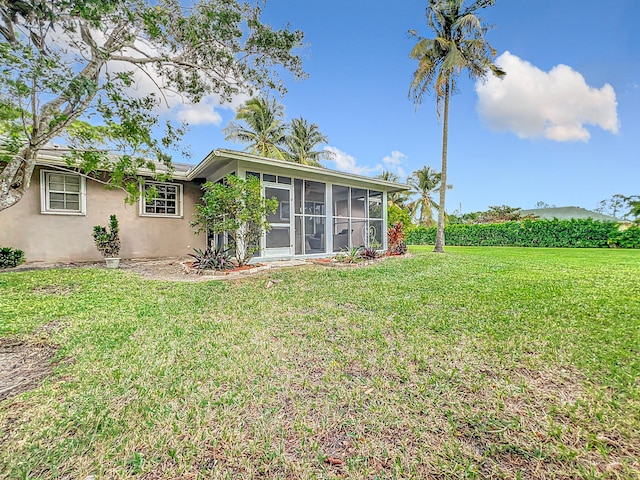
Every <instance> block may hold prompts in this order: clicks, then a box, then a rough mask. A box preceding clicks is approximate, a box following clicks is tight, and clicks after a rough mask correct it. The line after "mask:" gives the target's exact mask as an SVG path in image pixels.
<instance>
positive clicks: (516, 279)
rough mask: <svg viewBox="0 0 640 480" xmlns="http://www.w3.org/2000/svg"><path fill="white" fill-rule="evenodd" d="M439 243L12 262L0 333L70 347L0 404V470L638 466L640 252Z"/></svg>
mask: <svg viewBox="0 0 640 480" xmlns="http://www.w3.org/2000/svg"><path fill="white" fill-rule="evenodd" d="M430 250H431V249H430V248H427V247H424V248H412V250H411V251H412V253H413V256H412V257H410V258H406V259H397V258H392V259H389V260H388V261H386V262H383V263H381V264H378V265H375V266H372V267H366V268H361V269H349V270H343V269H330V268H324V267H320V266H309V267H299V268H298V267H296V268H290V269H286V270H281V271H272V272H269V273H267V274H264V275H261V276H259V277H254V278H250V279H245V280H241V281H237V282H203V283H166V282H157V281H146V280H142V279H141V278H139V277H137V276H136V275H135V274H132V273H129V272H123V271H107V270H103V269H69V270H49V271H34V272H24V273H6V272H5V273H0V336H2V337H11V339H10V340H11V341H13V340H16V339H24V340H27V341H28V342H40V343H42V342H47V343H50V344H53V345H55V346H57V347H59V351H58V354H57V359H58V360H62V361H61V362H60V363H59V364H58V365H57V367H56V368H55V373H54V376H53V377H51V378H49V380H47V381H46V382H45V383H44V384H42V385H41V386H39V387H38V388H36V389H34V390H31V391H29V392H25V393H22V394H20V395H18V396H14V397H12V398H9V399H7V400H5V401H3V402H2V403H0V475H1V476H2V477H3V478H12V479H13V478H73V479H84V478H85V477H86V476H88V475H95V476H96V478H97V479H101V478H108V479H112V478H131V477H139V478H144V479H160V478H165V479H173V478H184V479H191V478H356V479H359V478H362V479H365V478H367V479H373V478H380V479H382V478H429V477H440V478H450V477H471V478H473V477H479V478H483V477H495V478H518V477H521V478H549V477H555V478H638V476H640V461H639V460H638V459H639V458H640V383H639V374H640V251H627V250H579V249H567V250H560V249H518V248H471V247H465V248H462V247H460V248H454V247H452V248H448V253H447V254H445V255H436V254H432V253H431V252H430ZM269 279H271V280H274V281H275V283H274V284H273V286H272V287H271V288H265V285H266V283H267V281H268V280H269ZM44 326H47V328H43V327H44ZM5 341H9V340H7V339H5Z"/></svg>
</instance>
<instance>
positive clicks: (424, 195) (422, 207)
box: [407, 166, 452, 227]
mask: <svg viewBox="0 0 640 480" xmlns="http://www.w3.org/2000/svg"><path fill="white" fill-rule="evenodd" d="M441 179H442V175H441V174H440V173H438V172H436V171H435V170H434V169H432V168H431V167H429V166H424V167H422V168H421V169H420V170H416V171H415V172H413V174H412V175H411V176H410V177H409V178H408V180H407V183H408V184H409V186H410V187H411V189H412V192H413V193H414V194H417V195H418V198H416V199H415V200H414V201H412V202H411V203H409V205H408V207H409V212H411V215H413V217H414V219H415V220H416V223H417V224H418V225H426V226H427V227H428V226H430V225H432V224H433V223H435V220H434V218H433V211H434V209H437V208H438V203H437V202H436V201H435V200H434V199H433V196H434V195H435V194H436V193H437V192H438V190H439V188H440V181H441ZM447 188H452V187H451V185H448V186H447Z"/></svg>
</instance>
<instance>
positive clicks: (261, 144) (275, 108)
mask: <svg viewBox="0 0 640 480" xmlns="http://www.w3.org/2000/svg"><path fill="white" fill-rule="evenodd" d="M235 119H236V120H238V121H239V122H242V123H239V122H231V123H230V124H229V125H228V126H227V127H226V128H225V133H226V134H227V136H226V137H225V139H226V140H231V141H234V142H239V143H244V144H246V147H245V149H244V151H245V152H249V153H253V154H254V155H261V156H263V157H269V158H275V159H277V160H288V161H290V162H296V163H301V164H303V165H312V166H315V167H321V166H322V165H321V164H320V160H321V159H323V158H333V153H332V152H329V151H326V150H320V149H318V146H319V145H321V144H323V143H327V142H328V141H329V139H328V138H327V137H326V136H325V135H323V134H322V132H320V128H319V127H318V125H316V124H315V123H309V121H308V120H306V119H304V118H302V117H300V118H294V119H293V120H291V122H290V123H285V121H284V106H283V105H282V104H280V103H278V102H277V101H276V100H275V99H272V98H268V97H255V98H251V99H249V100H247V101H246V102H245V103H244V104H243V105H241V106H240V108H239V109H238V111H237V112H236V118H235Z"/></svg>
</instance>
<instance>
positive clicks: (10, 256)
mask: <svg viewBox="0 0 640 480" xmlns="http://www.w3.org/2000/svg"><path fill="white" fill-rule="evenodd" d="M23 262H24V252H23V251H22V250H18V249H17V248H11V247H0V268H13V267H17V266H18V265H20V264H21V263H23Z"/></svg>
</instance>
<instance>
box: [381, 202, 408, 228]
mask: <svg viewBox="0 0 640 480" xmlns="http://www.w3.org/2000/svg"><path fill="white" fill-rule="evenodd" d="M398 222H400V223H401V224H402V226H403V227H404V228H405V229H409V228H411V227H413V222H411V215H409V211H408V210H406V209H404V208H400V207H399V206H398V205H395V204H393V203H392V204H391V205H389V206H388V207H387V227H388V228H391V227H393V226H394V225H395V224H396V223H398Z"/></svg>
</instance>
